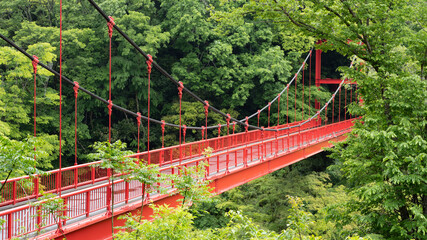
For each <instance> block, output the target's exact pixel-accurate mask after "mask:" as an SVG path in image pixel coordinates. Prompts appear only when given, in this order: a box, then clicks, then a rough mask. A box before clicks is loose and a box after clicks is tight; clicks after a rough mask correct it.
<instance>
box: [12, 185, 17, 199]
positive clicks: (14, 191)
mask: <svg viewBox="0 0 427 240" xmlns="http://www.w3.org/2000/svg"><path fill="white" fill-rule="evenodd" d="M12 194H13V197H12V199H13V205H15V203H16V181H13V182H12Z"/></svg>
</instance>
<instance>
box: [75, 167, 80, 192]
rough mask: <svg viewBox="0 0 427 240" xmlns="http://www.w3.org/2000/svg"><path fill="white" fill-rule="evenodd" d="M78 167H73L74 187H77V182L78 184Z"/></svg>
mask: <svg viewBox="0 0 427 240" xmlns="http://www.w3.org/2000/svg"><path fill="white" fill-rule="evenodd" d="M78 170H79V169H78V168H74V188H77V184H78V182H79V181H78V180H79V179H78Z"/></svg>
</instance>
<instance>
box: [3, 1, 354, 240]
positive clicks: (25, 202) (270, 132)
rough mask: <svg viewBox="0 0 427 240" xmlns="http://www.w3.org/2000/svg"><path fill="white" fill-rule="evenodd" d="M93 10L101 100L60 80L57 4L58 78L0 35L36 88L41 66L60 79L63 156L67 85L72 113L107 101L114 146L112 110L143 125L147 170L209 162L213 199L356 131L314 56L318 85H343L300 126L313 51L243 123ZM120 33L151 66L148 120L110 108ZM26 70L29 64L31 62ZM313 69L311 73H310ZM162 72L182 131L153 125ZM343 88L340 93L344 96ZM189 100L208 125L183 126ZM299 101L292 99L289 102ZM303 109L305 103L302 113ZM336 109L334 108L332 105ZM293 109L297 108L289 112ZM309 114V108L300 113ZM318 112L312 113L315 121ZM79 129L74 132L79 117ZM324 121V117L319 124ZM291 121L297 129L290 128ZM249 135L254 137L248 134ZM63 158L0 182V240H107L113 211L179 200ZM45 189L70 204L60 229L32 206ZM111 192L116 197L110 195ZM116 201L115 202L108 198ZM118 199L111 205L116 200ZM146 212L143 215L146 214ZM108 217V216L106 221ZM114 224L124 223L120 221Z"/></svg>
mask: <svg viewBox="0 0 427 240" xmlns="http://www.w3.org/2000/svg"><path fill="white" fill-rule="evenodd" d="M89 2H91V4H92V5H93V6H94V7H95V8H96V9H97V10H98V12H99V13H100V14H101V15H102V16H103V17H104V18H105V19H106V20H107V25H108V31H109V40H110V42H109V50H110V51H109V59H110V61H109V98H108V99H103V98H101V97H99V96H97V95H96V94H94V93H92V92H90V91H88V90H86V89H85V88H83V86H80V85H79V84H78V83H77V82H73V81H71V80H70V79H68V78H67V77H65V76H63V75H62V5H60V54H59V63H60V68H59V72H56V71H55V70H53V69H51V68H49V67H48V66H47V65H45V64H44V63H41V62H39V61H38V58H37V57H36V56H31V55H30V54H28V53H27V52H25V51H24V50H23V49H22V48H20V47H19V46H17V45H16V44H15V43H14V42H12V41H11V40H9V39H8V38H6V37H5V36H3V35H1V34H0V37H1V38H2V39H3V40H5V41H6V42H8V43H9V44H10V45H11V46H13V47H14V48H16V49H17V50H19V51H21V52H22V53H23V54H25V55H26V56H27V57H28V58H29V59H30V60H31V61H32V64H33V69H34V89H35V88H36V81H37V68H38V67H39V66H41V67H44V68H45V69H47V70H49V71H51V72H52V73H54V74H55V75H57V76H58V78H59V82H60V85H59V95H60V105H59V106H60V109H59V116H60V126H59V139H60V144H59V152H60V153H61V151H62V149H61V134H62V126H61V125H62V122H61V118H62V81H65V82H66V83H68V84H72V85H73V86H74V96H75V108H76V109H77V105H78V103H77V99H78V93H79V91H82V92H84V93H86V94H89V95H90V96H92V97H93V98H94V99H97V100H99V101H102V102H103V103H105V104H106V106H107V107H108V109H109V111H108V113H109V114H108V117H109V141H111V116H112V114H113V109H114V110H119V111H124V112H126V113H127V114H130V115H132V116H134V117H135V118H136V119H137V124H138V153H137V154H134V155H132V156H130V157H133V158H137V159H143V160H144V161H146V162H147V163H149V164H150V163H151V164H158V166H159V167H160V171H161V172H162V173H165V174H178V172H179V170H178V169H180V168H181V167H188V166H194V165H198V164H200V163H201V162H207V163H208V165H207V166H206V169H205V171H206V173H205V175H206V179H207V180H211V186H212V187H214V191H215V193H216V194H220V193H222V192H224V191H227V190H229V189H231V188H234V187H236V186H239V185H241V184H244V183H247V182H249V181H251V180H253V179H256V178H258V177H261V176H263V175H266V174H268V173H271V172H272V171H275V170H278V169H281V168H283V167H285V166H288V165H290V164H293V163H295V162H297V161H300V160H302V159H305V158H307V157H309V156H312V155H314V154H317V153H319V152H321V151H323V148H324V147H330V146H332V145H331V143H330V141H342V140H344V139H345V133H347V132H349V131H351V127H352V126H353V120H354V119H355V118H354V116H351V115H348V114H343V116H341V108H345V107H346V106H347V105H348V104H349V103H350V101H352V100H353V99H354V97H353V91H352V88H350V89H351V90H350V92H349V97H348V99H347V90H346V89H345V88H344V89H343V86H344V84H354V83H352V82H351V81H348V80H341V79H322V78H321V50H316V51H315V53H316V54H315V85H316V86H317V87H319V86H320V84H335V85H338V86H337V88H336V90H335V92H334V93H333V94H332V97H331V98H330V99H329V101H327V102H326V103H324V105H323V106H321V103H320V102H319V101H317V99H316V100H315V106H314V110H313V111H312V110H311V107H309V116H303V119H304V120H302V121H297V120H296V111H297V105H296V101H295V105H294V106H289V97H294V98H295V100H296V98H297V87H296V86H297V84H302V86H303V88H302V101H303V103H308V105H309V106H310V103H311V102H312V99H311V97H312V94H311V92H309V93H308V96H304V93H305V91H304V84H305V83H304V81H305V80H306V76H305V75H306V74H305V72H308V75H309V76H308V81H309V89H310V87H311V82H312V80H311V65H312V55H313V51H310V52H309V54H308V55H307V57H306V58H305V60H304V62H303V63H302V64H301V67H300V68H299V70H298V71H297V73H296V74H295V75H294V77H293V78H292V79H291V80H290V81H289V83H288V84H287V85H286V86H285V87H284V89H283V90H282V91H281V92H279V93H278V95H277V96H275V97H274V98H273V99H272V101H271V102H269V103H268V104H267V105H266V106H264V107H263V108H260V110H258V111H257V112H255V113H254V114H252V115H251V116H249V117H246V118H245V119H243V120H238V119H235V118H233V117H231V116H230V115H229V114H226V113H223V112H221V111H219V110H218V109H216V108H215V107H213V106H211V105H209V102H208V101H204V100H202V99H201V98H200V97H198V96H197V95H195V94H194V93H193V92H191V91H190V90H189V89H188V88H186V87H185V86H184V85H183V83H181V82H178V81H176V80H175V79H174V78H173V77H172V76H171V75H169V74H168V73H167V72H166V71H165V70H164V69H163V68H161V67H160V65H158V64H157V63H156V62H154V61H153V59H152V57H151V56H150V55H148V54H146V53H145V52H143V51H142V50H141V49H140V48H139V47H138V46H137V45H136V44H135V43H134V42H133V41H132V39H130V38H129V37H128V36H127V35H126V34H125V33H124V32H123V31H122V30H121V29H120V28H119V27H118V26H117V25H115V23H114V20H113V18H112V17H109V16H107V15H106V14H105V13H104V12H103V11H102V10H101V9H100V8H99V6H97V5H96V4H95V3H94V2H93V1H92V0H89ZM114 30H116V31H117V32H118V33H119V34H120V35H122V36H123V37H124V38H125V39H126V40H127V41H128V42H129V43H130V44H131V45H132V46H133V47H134V48H135V49H136V50H137V51H138V52H139V53H141V55H143V57H145V59H146V60H147V62H146V63H147V70H148V103H147V108H148V115H147V116H142V115H141V114H140V113H135V112H132V111H130V110H127V109H124V108H122V107H120V106H118V105H115V104H113V101H112V98H111V40H112V35H113V33H114ZM29 64H31V62H30V61H29ZM307 66H308V67H307ZM153 67H154V68H155V69H157V70H158V71H159V72H160V73H161V74H163V75H164V76H166V77H167V78H168V79H170V80H171V81H172V83H173V84H175V85H176V86H177V88H178V98H179V105H180V111H179V124H178V125H175V124H171V123H166V122H164V121H159V120H156V119H152V118H150V81H151V79H150V76H151V71H152V68H153ZM291 84H295V93H294V94H292V93H289V87H290V86H291ZM342 89H343V90H342ZM341 91H345V97H344V99H341ZM184 93H186V94H189V95H190V96H192V97H193V98H194V99H195V100H196V101H199V102H201V104H203V105H204V108H205V111H204V113H201V114H205V119H206V121H205V124H204V126H202V127H199V126H185V125H183V124H182V122H181V100H182V96H183V94H184ZM285 95H286V102H287V103H286V108H287V109H286V112H287V114H286V116H285V117H286V124H280V106H281V105H280V100H281V98H284V97H285ZM292 95H294V96H292ZM336 98H338V99H337V101H338V106H339V111H338V113H334V109H335V107H334V105H335V99H336ZM276 101H277V102H278V103H277V108H278V119H277V124H274V126H270V123H271V122H272V121H273V120H272V121H270V120H271V119H270V114H271V106H272V104H274V103H275V102H276ZM304 105H305V104H302V108H304ZM331 105H332V106H331ZM36 106H37V102H36V91H35V90H34V136H36V133H37V129H36V128H37V120H36V117H37V113H36ZM328 106H329V108H331V109H332V117H331V118H329V120H328V117H327V116H328V115H327V110H328ZM292 107H293V108H294V109H292ZM289 110H290V111H292V110H293V111H295V119H294V121H292V119H289V117H288V116H289ZM210 111H213V112H216V113H219V114H220V115H222V116H223V117H224V119H225V120H224V122H225V123H224V124H218V125H217V126H208V125H207V118H208V114H209V112H210ZM262 112H266V113H264V114H267V115H268V126H266V127H265V128H264V127H262V126H260V123H259V118H260V114H262ZM302 112H304V109H302ZM311 112H313V114H311ZM75 114H76V116H75V119H76V121H75V124H76V126H77V111H76V113H75ZM322 116H323V117H322ZM254 117H257V125H250V124H249V120H250V119H252V118H254ZM142 120H146V121H147V129H148V131H147V134H148V135H147V140H148V142H147V147H148V150H147V151H146V152H142V153H139V147H140V141H139V136H140V125H141V123H142ZM290 120H291V121H292V122H290ZM150 123H155V124H160V125H161V127H162V148H160V149H155V150H151V149H150ZM237 125H241V126H242V127H243V129H244V131H243V132H239V133H237V132H235V130H236V128H235V127H236V126H237ZM165 126H169V127H174V128H178V129H179V145H175V146H169V147H165V146H164V132H165ZM188 129H191V130H198V131H200V133H201V140H199V141H196V142H190V143H186V142H185V137H186V130H188ZM249 129H251V130H249ZM208 130H213V131H214V132H215V133H218V135H217V137H212V138H208ZM221 131H226V133H227V134H226V135H225V136H221ZM77 134H78V133H77V127H75V137H76V142H75V144H77ZM207 147H211V148H212V149H213V150H214V151H213V153H212V154H211V155H209V156H206V155H205V154H204V153H203V152H204V150H205V149H206V148H207ZM61 161H62V160H61V154H59V166H60V167H59V169H57V170H53V171H49V172H48V173H47V174H44V175H40V176H36V177H34V176H23V177H20V178H15V179H9V180H8V181H7V182H6V181H2V184H4V190H3V191H2V193H1V197H2V199H1V202H0V219H1V220H2V221H3V222H4V223H3V225H2V227H1V232H0V239H10V238H13V237H25V238H43V239H45V238H61V235H62V233H65V234H67V238H68V239H108V238H110V237H111V226H110V225H109V219H110V218H111V217H112V216H111V211H110V209H111V208H112V207H114V216H113V217H117V216H119V215H121V214H125V213H128V212H136V210H137V209H139V208H140V207H141V198H142V199H145V204H146V203H148V200H151V201H154V202H155V203H159V204H161V203H168V204H171V205H174V204H176V199H177V198H178V197H179V196H177V195H174V194H173V186H165V187H168V188H169V189H170V191H169V192H168V193H167V194H160V193H154V194H153V193H151V194H148V193H146V191H145V189H144V188H145V186H144V185H143V184H142V183H140V182H138V181H136V180H134V181H130V182H126V181H124V180H116V181H115V182H114V188H113V187H112V184H111V182H109V181H108V179H109V178H110V177H111V172H110V171H108V170H106V169H101V168H100V167H98V166H97V164H98V163H99V162H93V163H86V164H77V148H76V152H75V163H76V164H75V165H74V166H71V167H66V168H62V162H61ZM23 179H30V181H33V182H34V184H32V185H31V186H32V187H25V188H24V187H21V186H20V181H21V180H23ZM40 185H42V186H44V192H48V193H54V194H56V195H57V196H58V197H59V198H62V199H63V201H64V204H65V208H66V209H65V211H64V215H66V217H67V220H60V222H59V224H57V221H56V219H55V217H54V216H53V215H52V214H50V215H48V216H47V217H42V216H41V215H42V214H41V213H43V212H44V211H45V212H46V210H45V209H43V208H44V206H43V205H33V204H30V202H34V201H37V199H38V198H39V197H40V196H41V191H40V189H39V186H40ZM112 189H114V192H112ZM112 194H114V198H111V195H112ZM112 199H114V202H113V200H112ZM144 211H145V210H144ZM106 213H110V214H106ZM150 214H151V213H150V210H149V209H147V211H145V216H149V215H150ZM117 224H118V225H120V224H123V222H121V221H117Z"/></svg>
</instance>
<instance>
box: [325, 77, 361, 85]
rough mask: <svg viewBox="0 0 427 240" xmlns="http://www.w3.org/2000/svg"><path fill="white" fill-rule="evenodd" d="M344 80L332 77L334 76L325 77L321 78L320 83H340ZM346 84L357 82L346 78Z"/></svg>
mask: <svg viewBox="0 0 427 240" xmlns="http://www.w3.org/2000/svg"><path fill="white" fill-rule="evenodd" d="M341 82H342V79H332V78H325V79H319V80H318V83H319V84H340V83H341ZM344 83H345V84H357V83H356V82H354V81H351V80H348V79H346V80H345V81H344Z"/></svg>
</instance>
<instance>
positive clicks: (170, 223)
mask: <svg viewBox="0 0 427 240" xmlns="http://www.w3.org/2000/svg"><path fill="white" fill-rule="evenodd" d="M150 207H151V208H152V209H153V215H152V217H153V220H151V221H149V220H143V221H142V222H141V223H140V222H139V221H138V220H137V219H136V218H135V217H132V216H124V217H123V219H125V220H126V223H125V226H124V230H126V231H122V232H120V233H118V234H117V235H116V236H115V238H116V239H118V240H120V239H147V240H148V239H153V240H154V239H156V240H157V239H165V240H166V239H168V240H169V239H176V240H178V239H191V235H192V233H191V230H192V228H193V227H192V223H193V221H192V219H193V216H192V215H191V213H189V212H188V211H186V210H185V209H184V208H181V207H178V208H171V207H169V206H167V205H159V206H156V205H150Z"/></svg>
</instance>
